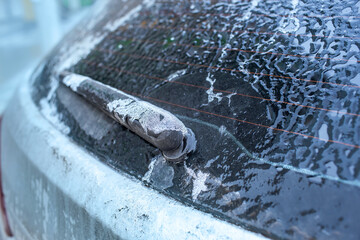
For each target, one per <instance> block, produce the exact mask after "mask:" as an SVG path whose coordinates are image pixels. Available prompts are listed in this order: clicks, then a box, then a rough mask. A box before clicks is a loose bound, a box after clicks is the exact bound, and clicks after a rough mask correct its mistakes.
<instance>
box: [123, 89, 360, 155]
mask: <svg viewBox="0 0 360 240" xmlns="http://www.w3.org/2000/svg"><path fill="white" fill-rule="evenodd" d="M119 90H120V91H123V92H126V93H128V94H132V95H135V96H138V97H141V98H147V99H150V100H153V101H156V102H161V103H165V104H168V105H172V106H175V107H180V108H184V109H188V110H192V111H196V112H201V113H204V114H207V115H213V116H216V117H221V118H225V119H230V120H234V121H237V122H241V123H246V124H250V125H254V126H258V127H264V128H268V129H272V130H274V131H279V132H285V133H291V134H295V135H298V136H302V137H304V138H313V139H317V140H320V141H323V142H331V143H336V144H341V145H345V146H349V147H352V148H360V146H358V145H354V144H349V143H344V142H340V141H335V140H331V139H324V138H319V137H315V136H311V135H306V134H302V133H298V132H293V131H288V130H284V129H279V128H274V127H270V126H266V125H263V124H259V123H253V122H249V121H245V120H241V119H237V118H232V117H227V116H223V115H220V114H216V113H211V112H207V111H203V110H200V109H196V108H192V107H186V106H183V105H180V104H175V103H171V102H167V101H164V100H160V99H157V98H153V97H149V96H143V95H140V94H137V93H133V92H129V91H126V90H122V89H119Z"/></svg>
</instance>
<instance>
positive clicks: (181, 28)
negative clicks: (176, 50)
mask: <svg viewBox="0 0 360 240" xmlns="http://www.w3.org/2000/svg"><path fill="white" fill-rule="evenodd" d="M153 28H156V29H167V30H174V31H199V32H207V31H210V32H226V33H250V34H259V35H278V36H289V35H290V36H300V37H320V38H335V39H360V37H343V36H325V35H307V34H296V33H276V32H263V31H258V32H257V31H247V30H220V29H213V28H209V29H203V28H183V27H180V28H174V27H159V26H153Z"/></svg>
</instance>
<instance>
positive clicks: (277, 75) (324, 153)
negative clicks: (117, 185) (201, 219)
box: [42, 0, 360, 239]
mask: <svg viewBox="0 0 360 240" xmlns="http://www.w3.org/2000/svg"><path fill="white" fill-rule="evenodd" d="M113 5H114V6H113V9H116V7H118V8H122V7H123V6H122V5H121V4H120V3H115V2H114V4H113ZM359 7H360V2H359V1H340V0H335V1H331V2H330V1H323V2H319V1H301V0H293V1H225V0H224V1H220V0H219V1H218V0H211V1H210V0H209V1H195V0H194V1H192V0H189V1H163V0H158V1H155V3H154V4H153V5H147V6H143V7H142V8H141V10H140V12H139V14H137V15H136V16H135V17H133V18H131V19H129V20H128V21H127V22H124V24H123V25H120V26H119V27H118V28H117V29H114V30H113V31H112V32H110V33H108V34H107V35H106V37H105V38H104V39H103V40H102V41H101V42H100V43H99V44H97V45H96V47H94V49H93V50H92V51H91V53H90V54H89V55H88V56H87V57H84V58H83V59H82V60H80V61H79V62H78V63H77V64H76V65H74V66H72V67H71V68H70V69H69V70H71V71H72V72H75V73H78V74H82V75H85V76H89V77H91V78H93V79H96V80H99V81H100V82H102V83H104V84H107V85H110V86H112V87H114V88H116V89H120V90H124V91H127V92H131V93H135V94H138V95H137V96H138V97H139V98H144V99H149V97H150V98H151V100H149V101H150V102H152V103H154V104H156V105H157V106H159V107H161V108H163V109H165V110H167V111H169V112H171V113H173V114H175V115H176V116H177V117H178V118H179V119H180V120H181V121H182V122H183V123H184V125H185V126H187V127H189V128H191V129H192V130H193V131H194V133H195V135H196V136H197V147H198V148H197V151H196V152H195V153H194V154H192V155H191V157H190V158H189V159H188V160H187V161H186V164H181V165H173V166H172V167H173V170H174V172H173V171H172V170H170V167H168V166H166V167H164V164H162V163H161V162H154V159H159V158H160V156H161V155H160V153H159V152H158V151H157V150H156V149H155V148H153V147H152V146H149V145H148V144H147V143H146V142H142V141H141V139H139V138H136V137H135V136H133V135H132V134H131V133H130V132H127V131H125V130H124V129H123V128H121V127H114V128H113V129H112V130H111V131H110V133H109V134H108V135H107V136H105V137H103V138H102V139H101V140H96V139H93V138H90V137H89V134H87V133H86V131H83V130H82V129H81V128H80V127H78V125H81V124H82V123H81V122H76V121H74V120H73V117H72V115H71V114H70V113H69V112H67V110H66V109H67V106H66V105H62V104H61V103H57V106H58V110H59V112H61V113H62V114H63V115H64V119H63V121H64V122H65V123H68V124H69V125H71V129H72V131H71V133H70V134H69V136H71V137H72V138H73V139H74V140H75V141H77V142H79V143H80V144H81V145H82V146H85V147H86V148H87V149H88V150H89V151H92V152H93V153H95V154H96V155H98V156H100V159H102V160H103V161H104V162H105V163H106V164H109V165H110V166H112V167H114V168H115V169H118V170H119V171H125V172H127V173H129V174H131V175H133V176H135V177H137V178H138V179H144V182H145V183H146V184H147V185H149V186H151V187H153V188H154V189H157V190H159V191H160V192H162V193H164V194H167V195H169V196H171V197H172V198H175V199H177V200H179V201H183V202H185V203H187V204H190V205H192V206H195V207H197V208H199V209H202V210H204V211H207V212H210V213H212V214H214V216H217V217H219V218H221V219H224V220H227V221H229V222H232V223H235V224H238V225H241V226H243V227H246V228H247V229H250V230H253V231H257V232H261V233H262V234H264V235H266V236H269V237H272V238H294V239H304V238H315V239H331V238H344V239H358V238H359V236H360V230H359V229H358V226H357V223H358V221H359V216H360V207H358V203H357V202H358V201H357V199H360V154H359V151H360V150H359V148H360V132H359V131H360V102H359V99H360V80H359V79H360V68H359V62H360V51H359V48H360V27H359V26H360V18H359V17H358V15H359ZM114 12H115V10H114ZM107 14H108V15H107V16H109V17H110V18H111V17H113V18H116V13H112V12H111V10H109V12H108V13H107ZM99 29H101V26H99ZM55 64H56V63H55ZM50 67H51V66H50ZM42 77H43V79H46V74H43V76H42ZM55 104H56V103H55ZM84 114H86V112H84ZM89 121H90V120H89ZM74 122H75V123H74ZM113 142H116V143H113ZM119 143H121V144H120V146H121V147H118V148H115V146H119ZM155 163H156V164H155ZM162 167H164V169H163V170H164V171H165V170H167V171H166V176H167V177H162V176H160V175H161V174H163V173H164V171H161V169H160V168H162ZM150 170H151V171H150ZM150 173H151V174H150ZM157 174H159V176H157ZM145 175H146V177H145ZM149 176H151V177H149ZM166 181H168V182H167V183H166Z"/></svg>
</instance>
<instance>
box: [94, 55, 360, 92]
mask: <svg viewBox="0 0 360 240" xmlns="http://www.w3.org/2000/svg"><path fill="white" fill-rule="evenodd" d="M96 50H97V51H99V52H107V53H112V54H116V55H126V56H130V57H132V58H140V59H147V60H153V61H160V62H169V63H175V64H181V65H187V66H194V67H204V68H211V69H216V70H223V71H229V72H239V73H245V74H251V75H259V76H267V77H275V78H283V79H292V80H299V81H304V82H313V83H322V84H329V85H336V86H341V87H353V88H360V86H355V85H348V84H341V83H332V82H322V81H316V80H310V79H304V78H294V77H286V76H277V75H273V74H267V73H256V72H249V71H246V70H238V69H230V68H222V67H215V66H209V65H204V64H195V63H185V62H180V61H175V60H168V59H159V58H152V57H147V56H139V55H134V54H129V53H120V52H115V51H111V50H106V49H99V48H96Z"/></svg>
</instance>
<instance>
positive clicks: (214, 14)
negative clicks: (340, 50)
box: [156, 0, 360, 18]
mask: <svg viewBox="0 0 360 240" xmlns="http://www.w3.org/2000/svg"><path fill="white" fill-rule="evenodd" d="M245 1H249V0H245ZM156 3H182V2H180V1H157V2H156ZM174 14H176V13H175V12H174ZM185 14H191V15H202V16H208V15H210V16H234V17H237V16H239V17H242V16H245V15H244V14H231V13H206V14H204V13H191V12H185ZM251 16H259V17H285V18H288V17H296V18H360V16H351V15H334V16H327V15H289V14H288V15H281V14H254V13H252V14H251Z"/></svg>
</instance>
